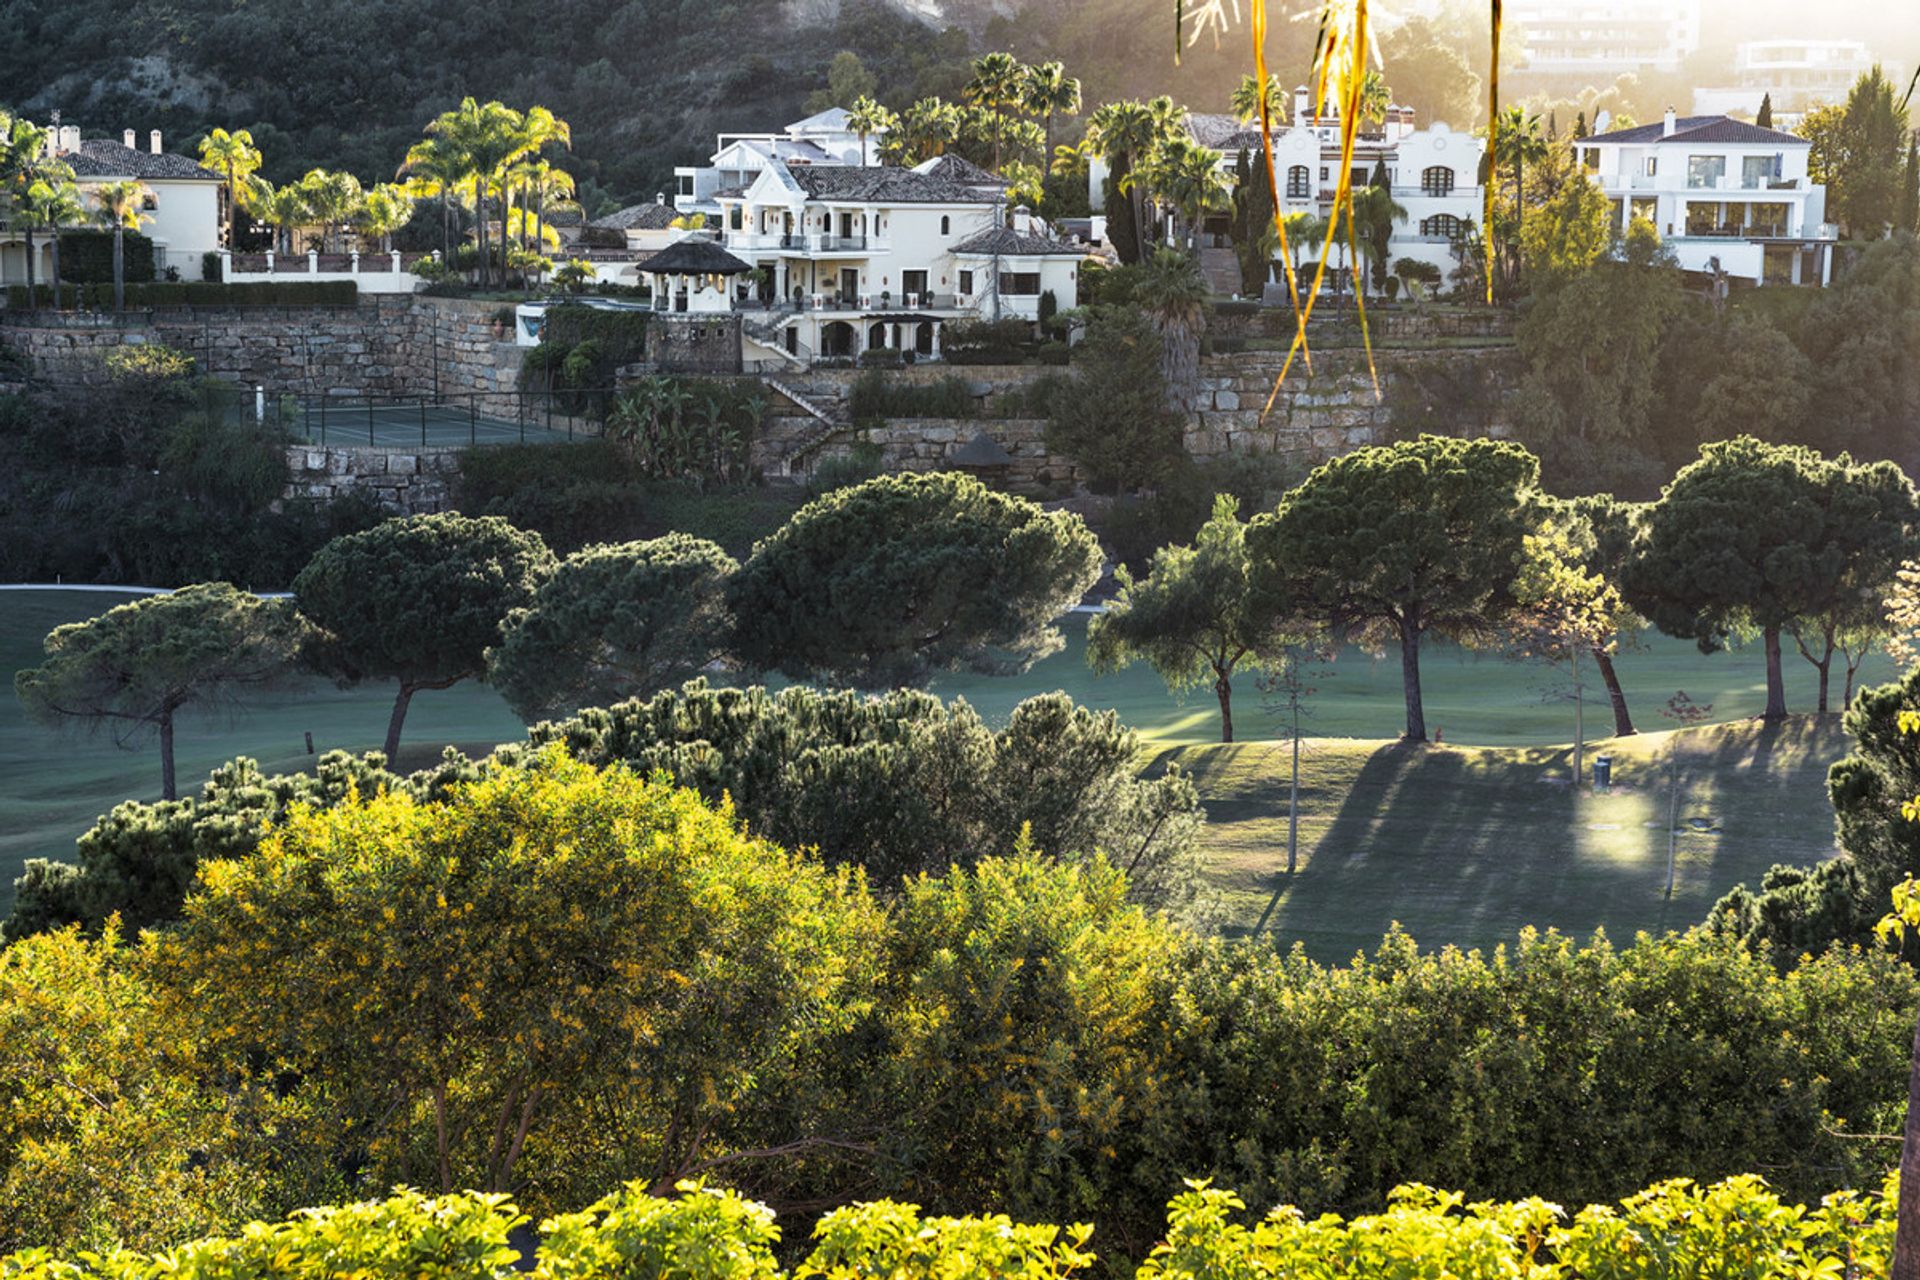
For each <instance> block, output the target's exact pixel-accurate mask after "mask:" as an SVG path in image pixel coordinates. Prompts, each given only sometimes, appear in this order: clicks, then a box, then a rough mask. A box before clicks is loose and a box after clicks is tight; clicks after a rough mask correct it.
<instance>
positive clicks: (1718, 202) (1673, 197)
mask: <svg viewBox="0 0 1920 1280" xmlns="http://www.w3.org/2000/svg"><path fill="white" fill-rule="evenodd" d="M1810 149H1811V144H1810V143H1808V142H1807V140H1806V139H1804V138H1798V137H1795V136H1794V135H1793V134H1790V133H1781V132H1778V131H1776V130H1772V129H1761V128H1758V127H1756V126H1754V125H1750V124H1745V123H1742V122H1741V121H1738V120H1731V119H1728V118H1727V117H1725V116H1686V117H1678V118H1677V117H1675V116H1674V114H1673V113H1672V112H1668V113H1667V116H1666V118H1665V119H1664V120H1663V121H1661V122H1660V123H1658V124H1650V125H1643V126H1641V127H1639V128H1635V129H1621V130H1616V131H1615V132H1612V133H1605V134H1600V135H1598V136H1595V137H1591V138H1585V139H1582V140H1581V141H1579V142H1576V143H1575V144H1574V153H1575V157H1576V159H1577V160H1578V161H1579V162H1580V163H1581V165H1582V166H1584V168H1585V169H1586V171H1587V173H1588V174H1590V175H1591V176H1592V177H1593V179H1594V180H1595V181H1596V182H1598V183H1599V184H1600V189H1601V190H1602V191H1604V192H1606V194H1607V196H1608V197H1609V198H1610V199H1611V200H1612V202H1613V206H1614V216H1615V218H1616V221H1617V225H1618V226H1619V228H1620V229H1621V230H1622V231H1625V230H1626V228H1627V226H1628V224H1629V223H1630V221H1631V220H1632V219H1633V218H1636V217H1641V218H1646V219H1647V220H1648V221H1649V222H1651V223H1653V225H1654V226H1655V228H1657V229H1658V230H1659V232H1660V235H1661V238H1662V239H1663V240H1665V242H1666V244H1667V247H1668V248H1670V249H1672V250H1673V253H1674V256H1675V257H1676V258H1677V259H1678V260H1679V263H1680V266H1681V267H1682V269H1684V270H1687V271H1694V272H1700V273H1703V274H1708V275H1714V274H1718V273H1724V274H1725V275H1727V276H1728V277H1729V278H1731V279H1733V280H1739V281H1744V282H1746V283H1748V284H1754V285H1759V284H1824V283H1826V281H1827V279H1828V277H1829V275H1830V273H1831V270H1832V246H1833V242H1834V240H1835V238H1836V235H1835V231H1834V228H1833V227H1832V226H1830V225H1827V224H1826V223H1825V221H1824V220H1825V217H1826V195H1827V193H1826V188H1825V187H1824V186H1822V185H1820V184H1819V183H1816V182H1813V181H1811V180H1810V179H1809V177H1808V175H1807V156H1808V152H1809V151H1810Z"/></svg>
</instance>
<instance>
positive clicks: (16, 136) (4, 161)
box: [0, 117, 73, 307]
mask: <svg viewBox="0 0 1920 1280" xmlns="http://www.w3.org/2000/svg"><path fill="white" fill-rule="evenodd" d="M0 126H4V127H0V205H18V204H20V203H21V202H22V201H24V199H25V198H26V195H27V193H28V191H30V190H31V189H32V187H33V184H34V183H35V182H38V181H40V180H42V179H44V178H50V177H51V178H58V177H60V176H63V175H64V176H66V177H72V176H73V170H72V169H70V168H68V167H67V165H66V164H65V163H64V162H62V161H59V160H56V159H54V158H53V156H52V155H51V154H50V153H49V151H48V146H47V143H48V139H49V137H50V136H51V135H50V134H49V132H48V130H46V129H42V128H41V127H40V126H39V125H36V124H34V123H33V122H32V121H31V120H28V119H26V118H24V117H0ZM24 230H25V232H26V241H27V305H28V306H29V307H36V306H38V305H39V294H38V290H37V289H36V288H35V282H34V268H35V263H34V255H33V218H32V217H31V216H29V217H28V218H27V220H26V225H25V228H24Z"/></svg>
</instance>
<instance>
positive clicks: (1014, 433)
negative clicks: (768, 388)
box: [813, 418, 1080, 497]
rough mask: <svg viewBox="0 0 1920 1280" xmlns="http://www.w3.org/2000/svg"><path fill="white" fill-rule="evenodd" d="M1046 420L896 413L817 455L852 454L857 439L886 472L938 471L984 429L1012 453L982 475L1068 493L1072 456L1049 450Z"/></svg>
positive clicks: (1027, 489)
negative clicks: (876, 454) (873, 450)
mask: <svg viewBox="0 0 1920 1280" xmlns="http://www.w3.org/2000/svg"><path fill="white" fill-rule="evenodd" d="M1046 430H1047V424H1046V422H1045V421H1044V420H1042V419H1039V418H896V419H894V420H892V421H890V422H888V423H886V424H885V425H884V426H879V427H871V428H868V429H867V430H865V431H848V432H846V433H844V434H843V435H842V436H839V437H836V438H835V439H834V440H833V441H832V442H831V443H829V444H827V445H825V446H823V447H822V448H821V450H820V456H819V458H818V459H815V461H814V463H813V465H815V466H817V465H819V461H820V460H821V459H826V458H844V457H848V456H851V455H852V453H853V451H854V449H855V448H856V447H857V445H859V444H861V443H865V444H869V445H877V446H878V447H879V449H880V465H881V467H882V468H884V469H885V470H887V471H941V470H944V469H946V467H947V459H948V458H950V457H952V456H953V454H954V453H955V452H957V451H958V450H960V449H962V448H965V447H966V446H967V445H968V444H969V443H971V442H972V441H973V440H974V439H975V438H976V437H977V436H979V435H980V434H981V433H982V432H984V433H985V434H986V435H987V436H988V437H990V438H991V439H992V440H993V441H994V443H996V444H998V445H999V446H1000V447H1001V448H1002V449H1005V450H1006V451H1007V452H1008V453H1009V454H1011V455H1012V461H1011V462H1009V463H1008V464H1007V465H1006V466H1005V467H1004V468H1003V469H1000V470H998V471H996V472H992V473H983V475H982V478H983V479H986V480H988V481H989V482H990V483H992V484H995V485H997V486H1000V487H1003V488H1005V489H1007V490H1009V491H1010V492H1013V493H1018V494H1024V495H1026V496H1028V497H1055V496H1058V495H1059V494H1062V493H1068V492H1071V491H1072V490H1073V489H1074V488H1075V486H1076V485H1077V484H1078V482H1079V479H1080V475H1079V470H1078V468H1077V467H1075V466H1074V464H1073V462H1072V460H1071V459H1068V458H1064V457H1061V456H1060V455H1059V454H1055V453H1049V452H1048V451H1047V444H1046Z"/></svg>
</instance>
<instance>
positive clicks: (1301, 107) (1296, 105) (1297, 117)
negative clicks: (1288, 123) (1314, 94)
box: [1293, 85, 1313, 127]
mask: <svg viewBox="0 0 1920 1280" xmlns="http://www.w3.org/2000/svg"><path fill="white" fill-rule="evenodd" d="M1307 97H1308V94H1307V86H1305V85H1301V86H1300V87H1299V88H1298V89H1295V90H1294V91H1293V123H1294V125H1295V127H1301V126H1305V125H1309V124H1312V123H1313V112H1312V111H1311V110H1310V109H1309V108H1308V106H1307Z"/></svg>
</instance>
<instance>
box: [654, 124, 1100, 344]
mask: <svg viewBox="0 0 1920 1280" xmlns="http://www.w3.org/2000/svg"><path fill="white" fill-rule="evenodd" d="M717 203H718V205H719V206H720V214H719V218H718V220H717V226H718V228H719V232H720V243H721V245H722V247H724V248H725V250H726V251H727V252H728V253H730V254H732V255H733V256H734V257H735V258H737V259H739V261H740V262H741V263H743V264H744V265H745V266H746V267H747V268H749V272H748V273H745V274H741V275H736V276H735V277H733V278H732V279H731V281H730V282H729V283H730V292H729V294H728V295H727V297H726V304H727V306H728V307H729V308H730V309H733V310H737V311H741V312H744V313H745V324H744V326H743V328H744V332H745V335H746V340H747V343H748V350H747V353H746V359H747V363H748V364H749V365H754V364H769V363H794V364H804V363H810V362H811V361H812V360H814V359H817V358H821V357H829V358H845V357H855V356H858V355H860V354H861V353H863V352H866V351H869V350H874V349H881V348H885V349H894V350H899V351H902V352H912V353H913V354H914V355H915V356H916V357H917V358H923V359H935V358H938V356H939V353H940V334H941V330H942V329H943V327H944V326H945V325H946V324H947V323H948V322H950V321H953V320H960V319H1015V318H1017V319H1024V320H1033V319H1036V318H1038V316H1039V313H1040V307H1041V299H1042V298H1043V297H1044V296H1045V295H1046V294H1048V293H1051V294H1053V297H1054V301H1055V304H1056V305H1057V306H1058V307H1059V308H1060V309H1061V310H1065V309H1067V308H1069V307H1071V306H1073V305H1074V304H1075V300H1076V297H1077V291H1078V279H1079V263H1080V258H1081V251H1080V250H1079V249H1076V248H1074V247H1072V246H1069V245H1067V244H1065V243H1063V242H1060V241H1056V240H1053V239H1050V238H1049V237H1047V236H1045V235H1043V234H1041V232H1040V230H1039V228H1038V227H1037V226H1036V225H1035V224H1034V222H1033V220H1032V219H1030V218H1028V217H1027V216H1026V215H1025V214H1024V211H1016V213H1015V215H1014V216H1013V218H1012V225H1001V221H1000V220H1001V218H1002V217H1003V216H1004V215H1003V213H1002V212H1001V205H1000V202H999V201H998V200H996V199H993V198H989V197H987V196H985V195H984V194H982V193H980V192H979V191H977V190H973V189H970V188H967V187H964V186H961V185H960V184H957V183H954V182H951V181H947V180H945V179H941V178H936V177H933V176H930V175H927V174H922V173H918V172H915V171H913V170H909V169H900V168H895V167H892V166H874V167H858V166H831V167H829V166H822V167H819V168H810V167H802V168H799V169H790V168H788V167H787V166H786V165H784V164H781V163H777V162H776V163H774V164H770V165H769V166H768V167H767V168H765V169H763V170H762V171H761V172H760V173H759V175H758V176H756V177H755V179H754V180H753V182H752V183H751V184H749V185H748V186H747V187H746V188H745V189H744V190H743V191H739V192H737V193H727V194H723V195H721V196H720V197H719V198H718V200H717ZM714 225H716V224H710V229H711V228H712V226H714ZM646 269H647V268H646V265H645V264H643V265H642V267H641V270H642V271H643V272H644V271H646ZM704 292H711V290H705V291H703V293H704ZM718 303H719V299H718V298H713V297H706V296H698V297H696V296H694V295H692V294H688V295H685V296H684V300H683V299H682V296H681V295H675V296H673V297H672V298H671V299H669V298H667V297H664V296H657V297H656V306H663V307H671V308H672V309H674V310H682V309H684V310H689V311H691V310H695V309H700V310H713V309H718Z"/></svg>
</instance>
